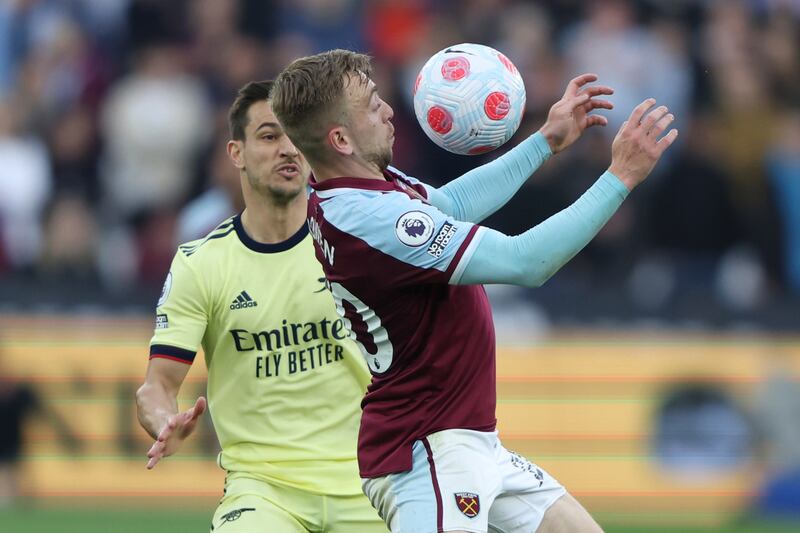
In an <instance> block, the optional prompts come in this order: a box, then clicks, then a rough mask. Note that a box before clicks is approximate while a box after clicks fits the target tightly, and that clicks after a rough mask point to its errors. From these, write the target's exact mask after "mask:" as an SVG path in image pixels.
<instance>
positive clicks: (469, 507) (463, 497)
mask: <svg viewBox="0 0 800 533" xmlns="http://www.w3.org/2000/svg"><path fill="white" fill-rule="evenodd" d="M454 496H455V497H456V505H457V506H458V510H459V511H461V512H462V513H463V514H464V516H466V517H467V518H475V517H476V516H478V513H480V512H481V499H480V497H479V496H478V495H477V494H473V493H472V492H456V493H455V494H454Z"/></svg>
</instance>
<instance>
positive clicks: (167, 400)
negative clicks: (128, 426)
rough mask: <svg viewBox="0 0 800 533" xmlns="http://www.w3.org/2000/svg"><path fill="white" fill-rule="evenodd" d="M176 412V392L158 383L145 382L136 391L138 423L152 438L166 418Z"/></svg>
mask: <svg viewBox="0 0 800 533" xmlns="http://www.w3.org/2000/svg"><path fill="white" fill-rule="evenodd" d="M177 412H178V398H177V392H172V391H169V390H168V389H167V388H166V387H165V386H163V385H161V384H158V383H145V384H144V385H142V386H141V387H139V390H137V391H136V414H137V416H138V418H139V424H141V426H142V427H143V428H144V430H145V431H147V433H149V434H150V436H151V437H153V438H154V439H157V438H158V434H159V432H160V431H161V429H162V428H163V427H164V425H165V424H166V423H167V419H168V418H169V417H170V416H172V415H174V414H176V413H177Z"/></svg>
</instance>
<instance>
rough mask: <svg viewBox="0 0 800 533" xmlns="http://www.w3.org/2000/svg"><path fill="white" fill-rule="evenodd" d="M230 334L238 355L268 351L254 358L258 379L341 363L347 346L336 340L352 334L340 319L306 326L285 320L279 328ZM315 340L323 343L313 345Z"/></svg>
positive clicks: (239, 330)
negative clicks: (240, 353)
mask: <svg viewBox="0 0 800 533" xmlns="http://www.w3.org/2000/svg"><path fill="white" fill-rule="evenodd" d="M229 333H230V334H231V338H232V339H233V344H234V346H235V348H236V351H237V352H252V351H256V352H265V353H264V354H263V355H257V356H256V358H255V372H256V377H257V378H271V377H277V376H281V375H286V374H289V375H291V374H296V373H300V372H307V371H309V370H315V369H317V368H321V367H323V366H326V365H330V364H331V363H335V362H337V361H342V360H344V356H345V354H344V347H343V346H342V345H341V344H340V343H339V342H336V341H342V340H344V339H346V338H347V337H348V335H349V333H348V332H347V330H346V329H345V325H344V321H343V320H342V319H341V318H339V319H336V320H333V321H331V320H328V319H327V318H323V319H322V320H320V321H319V322H306V323H294V322H288V321H287V320H284V321H283V325H282V326H281V327H280V328H275V329H270V330H263V331H257V332H250V331H248V330H246V329H232V330H230V331H229ZM314 341H322V342H318V343H316V344H311V343H313V342H314ZM326 341H327V342H326Z"/></svg>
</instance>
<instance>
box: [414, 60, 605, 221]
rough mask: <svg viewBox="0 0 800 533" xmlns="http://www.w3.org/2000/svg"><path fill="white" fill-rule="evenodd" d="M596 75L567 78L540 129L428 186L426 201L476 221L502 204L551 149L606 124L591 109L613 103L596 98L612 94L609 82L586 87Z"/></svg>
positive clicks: (595, 78)
mask: <svg viewBox="0 0 800 533" xmlns="http://www.w3.org/2000/svg"><path fill="white" fill-rule="evenodd" d="M596 80H597V76H596V75H595V74H583V75H581V76H578V77H577V78H574V79H573V80H572V81H570V82H569V84H568V85H567V89H566V91H565V92H564V95H563V96H562V97H561V99H560V100H559V101H558V102H556V103H555V104H553V107H551V108H550V112H549V113H548V115H547V122H545V124H544V125H543V126H542V128H541V129H540V130H539V131H538V132H536V133H535V134H533V135H532V136H531V137H529V138H527V139H525V140H524V141H522V142H521V143H519V144H518V145H517V146H515V147H514V148H513V149H511V150H510V151H508V152H507V153H505V154H504V155H502V156H501V157H499V158H497V159H495V160H494V161H491V162H489V163H487V164H485V165H482V166H480V167H478V168H475V169H473V170H471V171H469V172H467V173H466V174H464V175H463V176H460V177H459V178H456V179H455V180H453V181H451V182H450V183H448V184H447V185H445V186H443V187H441V188H439V189H434V188H433V187H427V186H426V187H427V189H428V199H429V201H430V203H431V204H432V205H434V206H435V207H437V208H438V209H439V210H441V211H442V212H443V213H446V214H448V215H451V216H453V217H455V218H456V219H458V220H463V221H466V222H474V223H478V222H480V221H482V220H484V219H485V218H486V217H488V216H489V215H491V214H492V213H494V212H495V211H497V210H498V209H500V208H501V207H503V206H504V205H505V204H506V203H507V202H508V201H509V200H510V199H511V198H512V197H513V196H514V194H516V192H517V191H518V190H519V189H520V187H522V185H523V184H524V183H525V181H527V179H528V178H529V177H530V175H531V174H533V173H534V172H535V171H536V170H537V169H538V168H539V167H540V166H541V165H542V164H543V163H544V162H545V161H547V159H548V158H549V157H550V156H551V155H552V154H556V153H558V152H560V151H562V150H564V149H565V148H567V147H568V146H569V145H571V144H572V143H573V142H575V141H576V140H577V139H578V137H580V135H581V134H582V133H583V131H584V130H586V129H587V128H590V127H592V126H605V125H606V124H608V120H607V119H606V118H605V117H603V116H600V115H590V114H589V113H590V112H591V111H592V110H594V109H601V108H602V109H611V108H612V105H611V103H610V102H608V101H606V100H599V99H597V98H596V97H597V96H600V95H608V94H612V93H613V90H612V89H611V88H610V87H605V86H600V85H598V86H591V87H584V86H585V85H586V84H587V83H591V82H593V81H596Z"/></svg>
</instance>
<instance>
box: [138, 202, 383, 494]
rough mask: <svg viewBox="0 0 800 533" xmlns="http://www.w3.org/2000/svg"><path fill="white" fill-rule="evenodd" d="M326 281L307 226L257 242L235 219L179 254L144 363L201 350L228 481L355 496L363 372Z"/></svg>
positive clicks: (186, 357)
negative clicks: (240, 478)
mask: <svg viewBox="0 0 800 533" xmlns="http://www.w3.org/2000/svg"><path fill="white" fill-rule="evenodd" d="M324 281H325V278H324V274H323V273H322V268H321V267H320V265H319V263H317V261H316V259H315V258H314V249H313V245H312V241H311V237H310V236H309V234H308V228H307V226H306V225H303V227H302V228H301V229H300V230H299V231H298V232H297V233H296V234H295V235H294V236H292V237H291V238H289V239H288V240H287V241H284V242H282V243H278V244H261V243H258V242H256V241H254V240H252V239H251V238H249V237H248V235H247V234H246V233H245V231H244V229H243V227H242V224H241V219H240V217H239V216H238V215H237V216H235V217H232V218H230V219H228V220H226V221H225V222H223V223H222V224H221V225H219V226H218V227H217V228H216V229H215V230H213V231H212V232H211V233H210V234H209V235H208V236H206V237H205V238H204V239H200V240H197V241H193V242H190V243H187V244H185V245H182V246H180V247H179V249H178V252H177V253H176V255H175V258H174V260H173V262H172V266H171V268H170V273H169V274H168V276H167V280H166V282H165V284H164V289H163V291H162V295H161V298H160V299H159V302H158V306H157V311H156V329H155V334H154V336H153V339H152V340H151V344H150V356H151V357H166V358H170V359H175V360H179V361H184V362H187V363H191V362H192V360H193V359H194V355H195V353H196V352H197V350H198V347H199V346H200V345H202V348H203V351H204V353H205V359H206V366H207V367H208V402H209V408H210V412H211V417H212V419H213V422H214V427H215V428H216V431H217V436H218V437H219V441H220V445H221V446H222V452H221V453H220V455H219V464H220V466H221V467H222V468H224V469H225V470H227V471H228V472H229V473H235V474H236V475H245V476H252V477H254V478H256V479H262V480H265V481H268V482H277V483H282V484H286V485H290V486H293V487H295V488H298V489H301V490H308V491H310V492H314V493H319V494H334V495H351V494H361V487H360V480H359V477H358V468H357V463H356V439H357V434H358V425H359V420H360V416H361V409H360V402H361V399H362V397H363V395H364V392H365V390H366V387H367V385H368V383H369V380H370V375H369V371H368V370H367V367H366V364H365V362H364V360H363V357H362V356H361V353H360V352H359V350H358V348H357V347H356V345H355V344H354V343H353V341H351V340H349V338H348V333H347V330H346V329H345V326H344V323H343V322H342V319H341V318H339V316H338V315H337V314H336V308H335V306H334V302H333V298H332V297H331V294H330V292H329V291H328V290H327V289H326V288H325V285H324Z"/></svg>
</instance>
